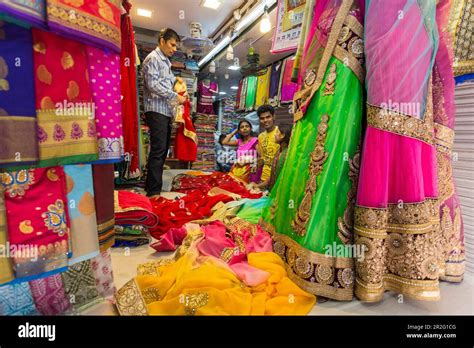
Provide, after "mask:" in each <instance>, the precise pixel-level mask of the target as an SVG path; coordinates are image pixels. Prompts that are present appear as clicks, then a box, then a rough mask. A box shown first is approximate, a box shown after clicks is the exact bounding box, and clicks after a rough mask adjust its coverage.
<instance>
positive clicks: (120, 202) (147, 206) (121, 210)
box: [114, 190, 158, 229]
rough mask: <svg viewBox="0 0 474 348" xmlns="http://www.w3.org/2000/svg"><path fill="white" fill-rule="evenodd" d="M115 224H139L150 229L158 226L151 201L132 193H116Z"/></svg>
mask: <svg viewBox="0 0 474 348" xmlns="http://www.w3.org/2000/svg"><path fill="white" fill-rule="evenodd" d="M114 205H115V223H116V224H117V225H134V224H137V225H138V224H139V225H142V226H145V227H148V228H150V229H152V228H155V227H156V225H157V224H158V217H157V216H156V215H155V214H154V212H153V207H152V204H151V202H150V199H149V198H148V197H146V196H143V195H140V194H137V193H133V192H130V191H122V190H120V191H114Z"/></svg>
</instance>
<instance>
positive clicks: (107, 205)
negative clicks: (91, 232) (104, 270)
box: [92, 164, 115, 252]
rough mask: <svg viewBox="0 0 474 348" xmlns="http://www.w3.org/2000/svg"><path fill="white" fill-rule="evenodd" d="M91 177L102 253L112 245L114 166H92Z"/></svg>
mask: <svg viewBox="0 0 474 348" xmlns="http://www.w3.org/2000/svg"><path fill="white" fill-rule="evenodd" d="M92 176H93V182H94V201H95V208H96V217H97V229H98V234H99V249H100V252H104V251H106V250H107V249H109V248H110V247H111V246H112V245H113V244H114V225H115V214H114V207H115V205H114V165H113V164H94V165H92Z"/></svg>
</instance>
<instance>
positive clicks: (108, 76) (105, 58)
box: [86, 46, 124, 163]
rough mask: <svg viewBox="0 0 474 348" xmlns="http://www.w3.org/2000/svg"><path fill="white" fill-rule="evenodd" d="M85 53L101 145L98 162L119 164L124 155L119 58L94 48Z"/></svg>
mask: <svg viewBox="0 0 474 348" xmlns="http://www.w3.org/2000/svg"><path fill="white" fill-rule="evenodd" d="M86 50H87V59H88V63H89V66H88V74H89V79H90V85H91V89H92V96H93V99H94V106H95V111H94V114H95V123H96V129H97V141H98V145H99V162H96V163H104V162H107V163H110V162H119V161H121V160H122V157H123V155H124V153H123V126H122V105H121V103H122V101H121V87H120V56H119V55H118V54H116V53H111V52H107V51H104V50H102V49H99V48H95V47H91V46H87V48H86Z"/></svg>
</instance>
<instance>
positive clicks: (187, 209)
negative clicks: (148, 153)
mask: <svg viewBox="0 0 474 348" xmlns="http://www.w3.org/2000/svg"><path fill="white" fill-rule="evenodd" d="M232 200H233V198H232V197H230V196H227V195H224V194H219V195H215V196H212V197H211V196H208V195H206V194H203V193H201V192H199V191H195V192H192V193H189V194H187V195H186V196H184V197H182V198H180V199H179V200H174V201H173V200H169V199H166V198H163V197H159V198H158V199H156V200H152V205H153V211H154V213H155V214H156V215H157V216H158V220H159V224H158V226H157V227H156V228H153V229H150V234H151V235H152V236H153V237H154V238H156V239H161V238H160V236H161V235H163V234H165V233H166V232H168V231H169V230H170V229H171V228H180V227H182V226H183V225H184V224H185V223H187V222H190V221H193V220H198V219H203V218H206V217H209V216H211V210H212V208H213V207H214V206H215V205H216V204H217V203H219V202H224V203H226V202H229V201H232ZM156 246H159V244H156ZM152 247H153V245H152Z"/></svg>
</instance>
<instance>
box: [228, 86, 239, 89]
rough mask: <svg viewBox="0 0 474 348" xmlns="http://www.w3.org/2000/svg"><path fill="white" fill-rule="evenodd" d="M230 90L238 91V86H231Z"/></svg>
mask: <svg viewBox="0 0 474 348" xmlns="http://www.w3.org/2000/svg"><path fill="white" fill-rule="evenodd" d="M230 89H239V86H232V87H230Z"/></svg>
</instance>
